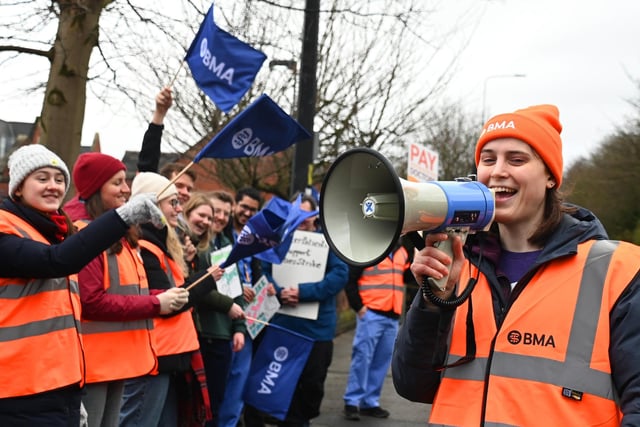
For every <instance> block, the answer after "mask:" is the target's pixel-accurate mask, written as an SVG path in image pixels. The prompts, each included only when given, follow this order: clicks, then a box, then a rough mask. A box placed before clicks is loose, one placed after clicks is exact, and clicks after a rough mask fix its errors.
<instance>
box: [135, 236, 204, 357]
mask: <svg viewBox="0 0 640 427" xmlns="http://www.w3.org/2000/svg"><path fill="white" fill-rule="evenodd" d="M139 244H140V247H142V248H145V249H146V250H148V251H149V252H151V253H152V254H154V255H155V256H156V257H157V258H158V260H160V265H161V266H162V269H163V270H164V271H165V273H166V274H167V277H168V278H169V282H171V284H172V285H173V286H174V287H175V286H180V285H182V284H183V283H184V274H183V273H182V270H180V267H179V266H178V264H176V262H175V261H174V260H172V259H171V258H169V257H168V256H167V254H165V253H164V252H163V251H162V249H160V248H159V247H158V246H156V245H154V244H153V243H151V242H149V241H148V240H140V242H139ZM153 323H154V328H153V331H152V336H153V337H154V342H155V344H156V351H157V354H158V356H169V355H172V354H181V353H186V352H189V351H194V350H197V349H199V348H200V344H199V342H198V335H197V333H196V328H195V326H194V324H193V318H192V317H191V310H187V311H184V312H182V313H180V314H177V315H175V316H171V317H156V318H154V319H153Z"/></svg>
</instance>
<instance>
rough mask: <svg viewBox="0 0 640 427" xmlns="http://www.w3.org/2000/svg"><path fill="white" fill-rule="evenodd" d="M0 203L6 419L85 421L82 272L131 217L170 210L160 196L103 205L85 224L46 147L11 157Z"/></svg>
mask: <svg viewBox="0 0 640 427" xmlns="http://www.w3.org/2000/svg"><path fill="white" fill-rule="evenodd" d="M8 167H9V198H7V199H5V200H4V201H3V202H2V204H1V205H0V253H1V254H2V263H0V299H1V301H2V311H1V312H0V337H1V344H0V363H1V364H2V370H0V384H2V387H0V425H3V426H17V425H28V426H32V425H33V426H36V425H37V426H42V425H46V426H51V427H55V426H60V427H62V426H65V427H67V426H78V425H80V420H81V416H80V408H81V396H82V386H83V385H84V382H85V375H86V374H87V372H86V369H85V366H86V365H85V357H86V356H87V354H86V353H85V351H84V347H83V345H82V338H81V334H80V333H81V331H80V328H81V326H80V320H81V319H80V315H81V307H80V294H79V292H78V280H77V274H76V273H78V272H79V271H80V270H82V268H83V267H84V266H85V265H87V264H88V263H89V262H90V261H91V260H92V259H94V258H95V257H98V256H100V254H101V253H102V252H103V251H105V250H107V249H108V248H109V247H111V246H112V245H113V244H115V243H117V242H118V241H120V239H121V238H123V236H125V235H126V233H127V232H128V230H129V227H130V226H131V225H132V224H135V223H139V222H146V221H153V222H154V223H156V224H160V222H161V220H162V216H161V213H160V211H159V210H158V208H157V206H156V205H155V202H154V201H155V197H154V196H152V195H140V196H139V197H137V198H134V199H132V200H130V201H129V202H128V203H126V204H123V205H122V206H120V207H118V208H116V209H112V210H110V211H108V212H105V213H104V214H103V215H101V216H100V217H99V218H97V219H96V220H95V221H92V222H91V224H89V225H87V226H86V227H85V228H83V229H82V230H80V231H78V232H74V228H73V225H72V224H71V221H70V220H69V217H68V216H67V214H66V213H65V211H64V210H63V209H61V205H62V202H63V200H64V197H65V195H66V194H67V191H68V189H69V187H70V186H71V177H70V174H69V170H68V168H67V166H66V165H65V163H64V162H63V161H62V159H61V158H60V157H58V156H57V155H56V154H55V153H53V152H51V151H49V150H48V149H47V148H45V147H44V146H43V145H40V144H30V145H25V146H23V147H20V148H18V149H16V150H15V151H14V152H13V153H12V154H11V156H9V161H8Z"/></svg>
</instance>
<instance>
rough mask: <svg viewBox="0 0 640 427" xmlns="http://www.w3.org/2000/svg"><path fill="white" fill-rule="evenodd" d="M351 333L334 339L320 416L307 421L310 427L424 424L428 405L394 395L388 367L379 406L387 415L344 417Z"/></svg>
mask: <svg viewBox="0 0 640 427" xmlns="http://www.w3.org/2000/svg"><path fill="white" fill-rule="evenodd" d="M354 332H355V330H353V329H351V330H348V331H346V332H343V333H341V334H340V335H338V336H337V337H336V338H335V340H334V348H333V361H332V362H331V366H330V367H329V373H328V375H327V380H326V381H325V394H324V399H323V401H322V406H321V408H320V416H319V417H317V418H314V419H313V420H312V421H311V427H365V426H367V427H368V426H372V427H377V426H385V427H391V426H392V427H414V426H423V427H424V426H425V425H426V424H427V419H428V417H429V411H430V409H431V405H427V404H424V403H415V402H410V401H408V400H406V399H404V398H403V397H400V396H398V394H397V393H396V391H395V388H394V387H393V382H392V379H391V370H389V372H388V373H387V376H386V378H385V381H384V386H383V388H382V396H381V397H380V406H381V407H383V408H384V409H386V410H388V411H389V412H390V413H391V416H389V418H386V419H377V418H372V417H362V416H361V417H360V421H349V420H345V419H344V417H343V415H342V410H343V409H344V400H342V396H343V395H344V389H345V386H346V384H347V377H348V375H349V365H350V363H351V343H352V341H353V333H354Z"/></svg>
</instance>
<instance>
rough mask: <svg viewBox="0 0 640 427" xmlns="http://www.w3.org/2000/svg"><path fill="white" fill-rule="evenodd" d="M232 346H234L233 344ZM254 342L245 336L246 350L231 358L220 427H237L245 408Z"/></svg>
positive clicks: (220, 416)
mask: <svg viewBox="0 0 640 427" xmlns="http://www.w3.org/2000/svg"><path fill="white" fill-rule="evenodd" d="M230 345H233V343H231V344H230ZM252 357H253V341H252V340H251V335H249V334H248V333H245V334H244V348H243V349H242V350H240V351H239V352H237V353H233V355H232V356H231V369H230V370H229V376H228V378H227V387H226V389H225V391H224V398H223V399H222V404H221V405H220V414H219V415H218V427H236V425H237V424H238V421H239V420H240V416H241V415H242V409H243V408H244V398H243V394H244V387H245V385H246V383H247V378H249V370H250V369H251V359H252Z"/></svg>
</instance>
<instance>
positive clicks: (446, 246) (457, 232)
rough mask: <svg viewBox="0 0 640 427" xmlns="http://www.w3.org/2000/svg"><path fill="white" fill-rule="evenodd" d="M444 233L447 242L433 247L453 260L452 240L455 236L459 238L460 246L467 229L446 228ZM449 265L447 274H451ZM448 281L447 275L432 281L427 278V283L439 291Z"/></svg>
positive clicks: (465, 237) (444, 241) (443, 288)
mask: <svg viewBox="0 0 640 427" xmlns="http://www.w3.org/2000/svg"><path fill="white" fill-rule="evenodd" d="M444 231H445V233H447V235H448V236H449V238H448V239H447V240H441V241H439V242H438V243H436V245H435V247H437V248H438V249H440V250H441V251H443V252H445V253H446V254H447V255H449V256H450V257H451V259H453V246H452V243H453V238H454V237H455V236H459V237H460V239H461V240H462V244H464V242H465V241H466V240H467V235H468V234H469V227H449V228H446V229H445V230H444ZM451 265H452V264H449V272H451ZM448 279H449V275H448V274H447V275H446V276H444V277H443V278H442V279H438V280H436V279H434V278H433V277H430V278H429V283H435V285H436V287H437V288H438V289H440V291H444V290H445V289H446V287H447V280H448Z"/></svg>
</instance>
